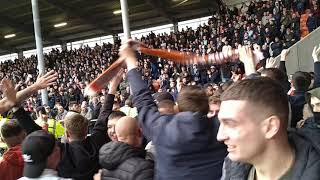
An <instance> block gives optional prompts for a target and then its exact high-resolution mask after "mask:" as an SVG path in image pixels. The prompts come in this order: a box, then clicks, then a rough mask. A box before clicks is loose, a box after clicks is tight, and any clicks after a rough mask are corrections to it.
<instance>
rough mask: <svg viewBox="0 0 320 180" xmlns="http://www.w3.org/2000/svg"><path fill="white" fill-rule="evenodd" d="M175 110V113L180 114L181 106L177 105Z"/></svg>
mask: <svg viewBox="0 0 320 180" xmlns="http://www.w3.org/2000/svg"><path fill="white" fill-rule="evenodd" d="M173 108H174V112H175V113H179V112H180V109H179V105H178V104H176V105H175V106H174V107H173Z"/></svg>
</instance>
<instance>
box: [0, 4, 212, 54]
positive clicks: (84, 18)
mask: <svg viewBox="0 0 320 180" xmlns="http://www.w3.org/2000/svg"><path fill="white" fill-rule="evenodd" d="M38 2H39V14H40V20H41V21H40V23H41V28H42V29H41V31H42V37H43V40H44V46H49V45H55V44H61V43H62V42H73V41H77V40H82V39H88V38H92V37H97V36H104V35H112V34H118V33H121V32H122V20H121V14H114V11H116V10H120V0H39V1H38ZM127 2H128V7H129V19H130V25H131V30H138V29H143V28H147V27H154V26H159V25H164V24H169V23H174V22H180V21H184V20H188V19H193V18H199V17H204V16H208V15H210V14H212V12H213V11H214V10H216V9H217V8H218V4H217V2H218V0H217V1H216V0H127ZM0 3H1V7H0V54H8V53H13V52H19V51H25V50H29V49H34V48H35V39H34V30H33V17H32V8H31V0H10V1H7V0H0ZM62 22H66V23H67V25H66V26H62V27H59V28H56V27H54V25H57V24H59V23H62ZM10 34H15V36H14V37H12V38H5V37H4V36H6V35H10Z"/></svg>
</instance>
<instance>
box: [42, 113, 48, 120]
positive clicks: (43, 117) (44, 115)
mask: <svg viewBox="0 0 320 180" xmlns="http://www.w3.org/2000/svg"><path fill="white" fill-rule="evenodd" d="M40 118H41V119H42V120H43V121H47V120H48V115H47V114H42V113H40Z"/></svg>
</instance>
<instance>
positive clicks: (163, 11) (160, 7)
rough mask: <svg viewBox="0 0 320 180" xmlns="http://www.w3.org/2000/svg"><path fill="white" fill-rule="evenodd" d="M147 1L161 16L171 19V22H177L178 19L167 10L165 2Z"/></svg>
mask: <svg viewBox="0 0 320 180" xmlns="http://www.w3.org/2000/svg"><path fill="white" fill-rule="evenodd" d="M145 2H146V3H147V4H148V5H150V6H151V7H152V8H153V9H155V10H156V11H157V12H158V13H159V14H160V15H161V16H163V17H165V18H166V19H168V20H169V21H170V23H173V24H174V23H175V22H177V19H176V18H175V17H174V16H173V15H172V14H170V13H169V12H168V11H167V8H168V7H167V5H165V2H163V1H159V0H145Z"/></svg>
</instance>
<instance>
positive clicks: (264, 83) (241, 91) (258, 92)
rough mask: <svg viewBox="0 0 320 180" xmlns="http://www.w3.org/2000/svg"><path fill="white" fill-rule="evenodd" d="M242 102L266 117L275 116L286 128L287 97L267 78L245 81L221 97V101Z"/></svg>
mask: <svg viewBox="0 0 320 180" xmlns="http://www.w3.org/2000/svg"><path fill="white" fill-rule="evenodd" d="M228 100H244V101H248V102H249V103H252V104H254V107H258V108H263V110H264V112H265V113H266V117H268V116H271V115H276V116H277V117H278V118H279V119H280V120H281V121H282V122H283V123H284V126H285V127H286V125H287V121H288V117H289V105H288V96H287V94H286V93H285V92H284V90H283V88H282V87H281V85H280V84H279V83H278V82H276V81H274V80H272V79H270V78H268V77H261V78H258V79H246V80H242V81H238V82H236V83H234V84H233V85H231V86H230V87H229V88H228V89H227V90H226V91H225V92H224V93H223V94H222V96H221V101H228Z"/></svg>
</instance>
